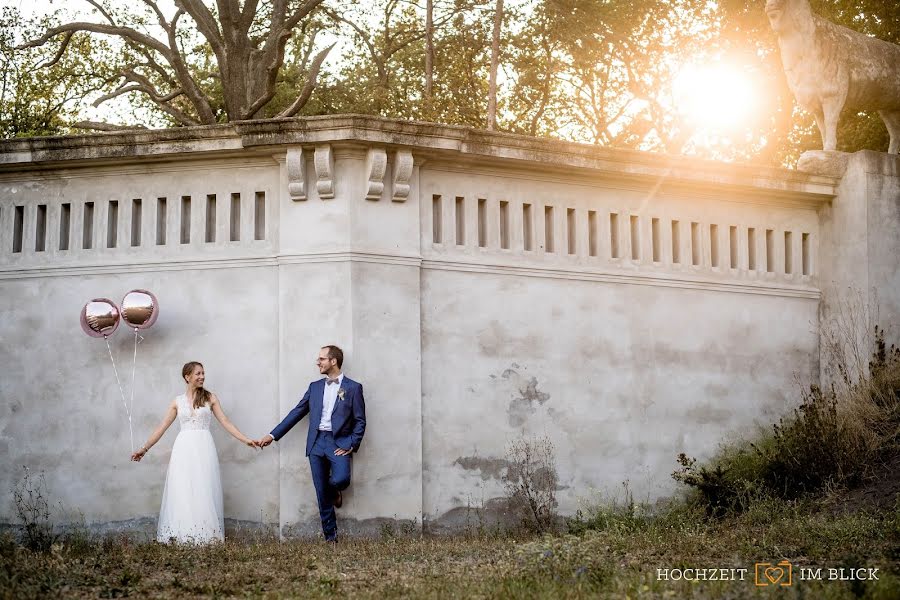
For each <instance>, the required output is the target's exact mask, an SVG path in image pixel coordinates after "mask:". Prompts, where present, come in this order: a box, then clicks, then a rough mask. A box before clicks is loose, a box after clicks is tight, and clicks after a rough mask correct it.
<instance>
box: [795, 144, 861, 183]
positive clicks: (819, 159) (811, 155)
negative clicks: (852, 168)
mask: <svg viewBox="0 0 900 600" xmlns="http://www.w3.org/2000/svg"><path fill="white" fill-rule="evenodd" d="M849 162H850V154H849V153H847V152H838V151H836V150H808V151H806V152H804V153H803V154H801V155H800V160H799V161H797V170H798V171H803V172H804V173H812V174H813V175H825V176H827V177H843V176H844V173H845V172H846V171H847V164H848V163H849Z"/></svg>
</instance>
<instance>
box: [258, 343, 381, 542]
mask: <svg viewBox="0 0 900 600" xmlns="http://www.w3.org/2000/svg"><path fill="white" fill-rule="evenodd" d="M343 362H344V353H343V352H342V351H341V349H340V348H338V347H337V346H322V349H321V350H319V358H318V359H317V360H316V365H317V366H318V367H319V373H321V374H322V375H324V376H325V378H324V379H320V380H318V381H313V382H312V383H310V384H309V389H307V390H306V393H305V394H304V395H303V399H302V400H300V402H299V403H298V404H297V406H295V407H294V408H293V410H291V412H289V413H288V414H287V416H286V417H285V418H284V420H282V421H281V423H279V424H278V426H277V427H275V429H273V430H272V433H269V434H266V435H265V436H263V438H262V439H260V440H258V441H257V442H256V443H257V445H258V446H260V447H261V448H262V447H265V446H268V445H269V444H271V443H272V442H273V441H277V440H280V439H281V438H282V436H284V434H286V433H287V432H288V431H290V430H291V427H293V426H294V425H296V424H297V423H299V422H300V419H302V418H303V417H305V416H306V415H307V413H309V433H308V434H307V436H306V456H308V457H309V468H310V471H312V479H313V485H315V486H316V499H317V500H318V502H319V517H320V518H321V519H322V532H323V533H324V534H325V540H326V541H329V542H336V541H337V521H336V519H335V516H334V509H335V508H340V507H341V504H342V503H343V497H342V496H341V490H345V489H347V486H349V485H350V466H351V461H352V459H351V456H350V455H351V454H352V453H353V452H356V451H357V450H359V445H360V443H362V438H363V434H364V433H365V431H366V403H365V400H364V399H363V389H362V385H361V384H359V383H357V382H355V381H353V380H352V379H350V378H349V377H345V376H344V374H343V373H341V365H342V364H343Z"/></svg>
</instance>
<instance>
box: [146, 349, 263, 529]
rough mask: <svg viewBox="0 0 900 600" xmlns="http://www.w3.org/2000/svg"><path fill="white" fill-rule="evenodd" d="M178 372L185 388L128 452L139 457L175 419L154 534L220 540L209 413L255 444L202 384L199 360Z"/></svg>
mask: <svg viewBox="0 0 900 600" xmlns="http://www.w3.org/2000/svg"><path fill="white" fill-rule="evenodd" d="M181 376H182V378H184V381H185V384H186V390H185V393H184V394H182V395H180V396H178V397H177V398H175V399H174V400H172V403H171V404H170V405H169V408H168V410H167V411H166V415H165V417H163V420H162V422H161V423H160V424H159V427H157V428H156V431H154V432H153V435H151V436H150V439H149V440H147V443H146V444H144V446H143V447H142V448H140V449H139V450H138V451H137V452H135V453H134V454H132V455H131V460H133V461H140V460H141V459H142V458H143V457H144V455H145V454H147V451H148V450H149V449H150V448H151V447H152V446H153V445H154V444H155V443H156V442H158V441H159V438H161V437H162V436H163V434H164V433H165V432H166V430H167V429H168V428H169V425H171V424H172V423H173V422H174V421H175V419H176V418H178V421H179V423H180V424H181V431H180V432H179V434H178V437H177V438H175V444H174V445H173V446H172V457H171V459H169V472H168V473H167V474H166V486H165V488H164V490H163V497H162V507H161V508H160V509H159V525H158V527H157V530H156V539H157V541H159V542H169V541H172V540H174V541H175V542H181V543H195V544H205V543H208V542H216V541H221V540H224V539H225V519H224V515H223V513H222V479H221V477H220V475H219V459H218V457H217V456H216V446H215V444H214V443H213V438H212V435H211V434H210V432H209V423H210V421H211V420H212V419H211V417H212V415H215V416H216V419H218V420H219V423H221V424H222V427H224V428H225V430H226V431H227V432H228V433H230V434H231V435H233V436H234V437H235V438H237V439H238V440H240V441H241V442H243V443H244V444H247V445H248V446H254V447H255V446H256V444H255V443H254V442H253V440H251V439H250V438H248V437H247V436H246V435H244V434H243V433H241V432H240V430H239V429H238V428H237V427H235V426H234V425H232V423H231V421H229V420H228V417H226V416H225V413H224V412H223V411H222V406H221V404H220V402H219V399H218V398H217V397H216V395H215V394H213V393H212V392H210V391H208V390H206V389H205V388H204V387H203V382H204V380H205V373H204V371H203V365H202V364H200V363H198V362H196V361H192V362H189V363H187V364H186V365H184V367H183V368H182V369H181Z"/></svg>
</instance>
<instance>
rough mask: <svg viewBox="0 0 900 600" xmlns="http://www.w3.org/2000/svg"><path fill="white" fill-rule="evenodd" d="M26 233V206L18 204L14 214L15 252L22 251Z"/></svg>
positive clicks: (13, 249) (13, 247) (13, 248)
mask: <svg viewBox="0 0 900 600" xmlns="http://www.w3.org/2000/svg"><path fill="white" fill-rule="evenodd" d="M24 235H25V207H24V206H17V207H16V210H15V214H14V215H13V246H12V251H13V252H21V251H22V238H23V237H24Z"/></svg>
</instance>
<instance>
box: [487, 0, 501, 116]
mask: <svg viewBox="0 0 900 600" xmlns="http://www.w3.org/2000/svg"><path fill="white" fill-rule="evenodd" d="M502 29H503V0H497V7H496V8H495V9H494V29H493V34H492V35H491V77H490V81H489V83H488V116H487V128H488V130H491V129H494V128H495V127H496V126H497V69H498V67H499V66H500V32H501V30H502Z"/></svg>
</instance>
